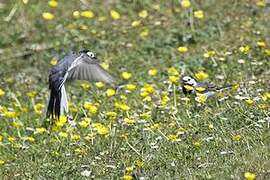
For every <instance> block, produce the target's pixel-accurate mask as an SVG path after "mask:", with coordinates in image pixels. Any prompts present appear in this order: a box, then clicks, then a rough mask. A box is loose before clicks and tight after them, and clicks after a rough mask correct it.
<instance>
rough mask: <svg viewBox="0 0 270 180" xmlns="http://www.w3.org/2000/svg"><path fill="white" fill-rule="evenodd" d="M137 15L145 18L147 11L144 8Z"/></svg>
mask: <svg viewBox="0 0 270 180" xmlns="http://www.w3.org/2000/svg"><path fill="white" fill-rule="evenodd" d="M139 16H140V17H141V18H146V17H147V16H148V12H147V11H146V10H142V11H141V12H139Z"/></svg>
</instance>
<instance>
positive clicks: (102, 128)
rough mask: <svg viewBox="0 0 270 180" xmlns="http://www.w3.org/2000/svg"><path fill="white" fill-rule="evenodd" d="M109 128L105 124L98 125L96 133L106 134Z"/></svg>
mask: <svg viewBox="0 0 270 180" xmlns="http://www.w3.org/2000/svg"><path fill="white" fill-rule="evenodd" d="M109 132H110V130H109V128H107V127H106V126H103V125H102V126H99V127H97V133H98V134H100V135H107V134H109Z"/></svg>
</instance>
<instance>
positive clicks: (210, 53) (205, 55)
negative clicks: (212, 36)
mask: <svg viewBox="0 0 270 180" xmlns="http://www.w3.org/2000/svg"><path fill="white" fill-rule="evenodd" d="M215 54H216V52H215V51H212V50H210V51H207V52H206V53H204V54H203V57H205V58H210V57H213V56H214V55H215Z"/></svg>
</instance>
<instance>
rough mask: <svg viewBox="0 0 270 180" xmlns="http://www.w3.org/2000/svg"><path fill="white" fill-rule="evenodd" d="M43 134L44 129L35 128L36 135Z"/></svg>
mask: <svg viewBox="0 0 270 180" xmlns="http://www.w3.org/2000/svg"><path fill="white" fill-rule="evenodd" d="M44 132H46V128H44V127H40V128H36V131H35V133H36V134H43V133H44Z"/></svg>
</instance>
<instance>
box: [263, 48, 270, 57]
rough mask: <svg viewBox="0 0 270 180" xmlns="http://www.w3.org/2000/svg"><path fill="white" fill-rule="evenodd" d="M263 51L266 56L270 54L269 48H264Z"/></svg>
mask: <svg viewBox="0 0 270 180" xmlns="http://www.w3.org/2000/svg"><path fill="white" fill-rule="evenodd" d="M264 52H265V54H266V55H267V56H270V48H267V49H265V50H264Z"/></svg>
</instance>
